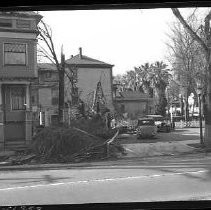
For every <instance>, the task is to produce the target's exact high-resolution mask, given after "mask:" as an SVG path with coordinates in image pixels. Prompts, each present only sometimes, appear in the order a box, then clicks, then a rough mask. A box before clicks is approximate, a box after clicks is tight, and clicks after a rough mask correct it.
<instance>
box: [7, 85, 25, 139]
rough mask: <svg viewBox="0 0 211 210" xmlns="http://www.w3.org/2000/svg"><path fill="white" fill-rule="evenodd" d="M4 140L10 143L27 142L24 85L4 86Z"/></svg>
mask: <svg viewBox="0 0 211 210" xmlns="http://www.w3.org/2000/svg"><path fill="white" fill-rule="evenodd" d="M3 90H4V91H3V92H4V124H5V126H4V138H5V142H8V141H25V96H26V88H25V86H24V85H4V88H3Z"/></svg>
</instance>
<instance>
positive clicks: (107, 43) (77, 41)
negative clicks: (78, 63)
mask: <svg viewBox="0 0 211 210" xmlns="http://www.w3.org/2000/svg"><path fill="white" fill-rule="evenodd" d="M40 14H41V15H43V20H44V21H45V22H46V23H47V24H48V25H50V27H51V28H52V32H53V40H54V43H55V47H56V50H57V52H58V55H59V54H60V50H61V46H62V44H63V50H64V54H65V58H66V59H68V58H70V57H71V55H76V54H78V53H79V47H82V53H83V54H84V55H86V56H88V57H91V58H94V59H97V60H101V61H103V62H106V63H109V64H112V65H114V67H113V75H117V74H123V73H125V72H126V71H129V70H133V69H134V67H137V66H140V65H142V64H144V63H146V62H150V63H152V62H155V61H161V60H162V61H164V62H165V61H166V62H167V60H166V56H167V54H168V53H167V46H166V44H165V42H166V40H167V35H166V34H167V33H169V25H170V24H171V23H172V22H175V21H176V18H175V17H174V15H173V13H172V11H171V9H169V8H166V9H163V8H162V9H124V10H75V11H41V12H40Z"/></svg>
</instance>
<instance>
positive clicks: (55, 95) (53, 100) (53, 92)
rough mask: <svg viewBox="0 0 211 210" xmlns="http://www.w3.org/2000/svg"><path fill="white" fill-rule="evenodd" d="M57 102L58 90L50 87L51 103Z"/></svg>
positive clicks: (55, 103) (56, 103)
mask: <svg viewBox="0 0 211 210" xmlns="http://www.w3.org/2000/svg"><path fill="white" fill-rule="evenodd" d="M58 104H59V90H58V89H52V105H58Z"/></svg>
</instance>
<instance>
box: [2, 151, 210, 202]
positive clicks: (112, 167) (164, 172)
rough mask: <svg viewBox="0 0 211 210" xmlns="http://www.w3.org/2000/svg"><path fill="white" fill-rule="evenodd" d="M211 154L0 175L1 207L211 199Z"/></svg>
mask: <svg viewBox="0 0 211 210" xmlns="http://www.w3.org/2000/svg"><path fill="white" fill-rule="evenodd" d="M210 163H211V155H209V154H204V153H200V154H195V155H187V156H184V157H167V156H166V157H156V159H155V158H148V159H143V158H142V159H138V158H134V159H128V160H119V161H107V162H103V163H97V164H90V165H89V166H87V167H73V166H68V165H67V166H66V167H63V168H59V169H58V168H57V169H54V170H52V169H43V170H40V169H39V170H21V171H20V170H17V171H10V170H9V171H3V170H1V171H0V205H1V206H2V205H45V204H48V205H52V204H54V205H55V204H82V203H107V202H109V203H110V202H146V201H147V202H148V201H150V202H152V201H170V200H198V199H199V200H201V199H211V164H210Z"/></svg>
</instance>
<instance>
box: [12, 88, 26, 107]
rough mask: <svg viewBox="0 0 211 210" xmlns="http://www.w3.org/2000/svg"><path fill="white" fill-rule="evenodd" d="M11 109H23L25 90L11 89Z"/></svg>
mask: <svg viewBox="0 0 211 210" xmlns="http://www.w3.org/2000/svg"><path fill="white" fill-rule="evenodd" d="M10 91H11V92H10V93H11V109H12V110H24V109H25V105H24V104H25V88H24V87H11V89H10Z"/></svg>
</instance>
